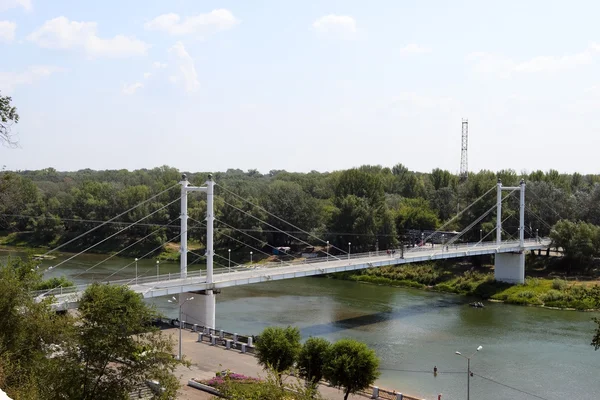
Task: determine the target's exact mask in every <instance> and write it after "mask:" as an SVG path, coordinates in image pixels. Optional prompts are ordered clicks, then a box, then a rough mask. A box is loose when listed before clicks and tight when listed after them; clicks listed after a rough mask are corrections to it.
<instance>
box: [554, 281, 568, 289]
mask: <svg viewBox="0 0 600 400" xmlns="http://www.w3.org/2000/svg"><path fill="white" fill-rule="evenodd" d="M566 287H567V281H565V280H563V279H554V280H553V281H552V289H556V290H564V289H565V288H566Z"/></svg>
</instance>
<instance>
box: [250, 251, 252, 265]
mask: <svg viewBox="0 0 600 400" xmlns="http://www.w3.org/2000/svg"><path fill="white" fill-rule="evenodd" d="M250 265H252V252H250Z"/></svg>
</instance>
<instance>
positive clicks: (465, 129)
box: [460, 119, 469, 180]
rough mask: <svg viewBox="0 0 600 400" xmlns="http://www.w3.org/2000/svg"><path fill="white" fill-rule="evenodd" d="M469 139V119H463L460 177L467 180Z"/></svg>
mask: <svg viewBox="0 0 600 400" xmlns="http://www.w3.org/2000/svg"><path fill="white" fill-rule="evenodd" d="M468 141H469V121H468V120H466V119H463V120H462V140H461V149H460V179H461V180H466V179H467V177H468V175H469V166H468V162H467V143H468Z"/></svg>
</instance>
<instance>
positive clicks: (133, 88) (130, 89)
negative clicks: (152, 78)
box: [122, 82, 144, 96]
mask: <svg viewBox="0 0 600 400" xmlns="http://www.w3.org/2000/svg"><path fill="white" fill-rule="evenodd" d="M143 87H144V84H143V83H141V82H136V83H132V84H131V85H123V90H122V92H123V94H125V95H128V96H129V95H132V94H135V92H137V90H138V89H141V88H143Z"/></svg>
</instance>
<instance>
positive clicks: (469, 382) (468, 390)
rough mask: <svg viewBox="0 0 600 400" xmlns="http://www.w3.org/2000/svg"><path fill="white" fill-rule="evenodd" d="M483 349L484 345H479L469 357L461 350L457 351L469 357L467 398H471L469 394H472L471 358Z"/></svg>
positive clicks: (457, 353) (458, 353)
mask: <svg viewBox="0 0 600 400" xmlns="http://www.w3.org/2000/svg"><path fill="white" fill-rule="evenodd" d="M481 349H483V347H482V346H479V347H477V350H476V351H475V353H473V354H471V355H470V356H469V357H467V356H463V355H462V354H461V352H460V351H456V352H455V354H456V355H459V356H461V357H463V358H466V359H467V400H469V394H470V393H469V392H470V389H471V358H472V357H473V356H474V355H475V354H477V352H478V351H480V350H481Z"/></svg>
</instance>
